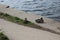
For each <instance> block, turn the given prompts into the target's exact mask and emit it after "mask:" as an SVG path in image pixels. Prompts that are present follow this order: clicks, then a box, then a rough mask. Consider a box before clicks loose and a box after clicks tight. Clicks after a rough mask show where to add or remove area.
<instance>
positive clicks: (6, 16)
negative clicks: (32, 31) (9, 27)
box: [0, 12, 60, 35]
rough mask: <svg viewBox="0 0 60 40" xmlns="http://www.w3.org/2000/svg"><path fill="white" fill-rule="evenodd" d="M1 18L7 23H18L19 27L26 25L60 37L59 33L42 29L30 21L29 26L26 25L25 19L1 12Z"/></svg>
mask: <svg viewBox="0 0 60 40" xmlns="http://www.w3.org/2000/svg"><path fill="white" fill-rule="evenodd" d="M0 18H2V19H4V20H7V21H11V22H14V23H17V24H19V25H24V26H27V27H31V28H36V29H40V30H44V31H48V32H51V33H55V34H59V35H60V33H59V32H56V31H54V30H51V29H48V28H44V27H41V26H39V25H37V24H34V23H32V22H30V21H29V22H28V23H27V24H25V23H24V20H23V19H20V18H18V17H14V16H11V15H9V14H7V13H2V12H0Z"/></svg>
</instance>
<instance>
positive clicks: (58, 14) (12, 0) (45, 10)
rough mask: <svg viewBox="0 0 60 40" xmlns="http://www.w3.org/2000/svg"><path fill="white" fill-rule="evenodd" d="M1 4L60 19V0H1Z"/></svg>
mask: <svg viewBox="0 0 60 40" xmlns="http://www.w3.org/2000/svg"><path fill="white" fill-rule="evenodd" d="M0 4H5V5H9V6H11V7H12V8H16V9H18V10H23V11H25V12H34V13H35V14H37V15H42V16H46V17H49V18H52V19H55V20H58V21H60V0H23V1H22V0H0Z"/></svg>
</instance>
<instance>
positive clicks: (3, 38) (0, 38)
mask: <svg viewBox="0 0 60 40" xmlns="http://www.w3.org/2000/svg"><path fill="white" fill-rule="evenodd" d="M0 40H9V39H8V37H7V36H6V35H4V34H3V32H0Z"/></svg>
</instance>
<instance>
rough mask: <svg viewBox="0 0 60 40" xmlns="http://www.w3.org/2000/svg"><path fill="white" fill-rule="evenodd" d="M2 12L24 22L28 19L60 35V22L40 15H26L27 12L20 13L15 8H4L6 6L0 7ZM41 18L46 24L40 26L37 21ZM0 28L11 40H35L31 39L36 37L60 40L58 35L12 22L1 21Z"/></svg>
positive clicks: (43, 39)
mask: <svg viewBox="0 0 60 40" xmlns="http://www.w3.org/2000/svg"><path fill="white" fill-rule="evenodd" d="M0 12H4V13H8V14H9V15H12V16H16V17H19V18H21V19H23V20H24V18H27V19H28V20H29V21H31V22H33V23H35V24H36V25H40V26H42V27H44V28H48V29H51V30H54V31H56V32H59V33H60V30H59V29H58V28H60V27H59V26H60V22H57V21H54V20H53V19H49V18H46V17H43V16H40V15H36V14H32V13H31V14H30V13H26V12H23V11H19V10H16V9H13V8H6V6H4V5H0ZM41 17H43V19H44V22H45V23H40V24H38V23H36V22H35V20H36V19H39V18H41ZM0 27H1V28H2V29H3V31H5V33H6V35H8V36H9V38H11V40H21V39H22V40H24V39H23V38H26V39H27V38H28V40H31V39H32V40H33V38H31V37H36V38H37V39H38V40H41V39H42V40H45V38H46V39H47V40H48V38H49V39H51V38H52V37H53V38H52V40H60V35H59V36H58V35H57V34H53V33H50V32H47V31H42V30H38V29H34V28H28V27H25V26H23V25H17V24H15V23H11V22H8V21H5V20H3V19H0ZM21 32H22V33H21ZM29 33H30V34H29ZM35 34H36V36H35ZM20 35H21V36H20ZM22 35H23V36H22ZM38 35H39V36H38ZM41 35H42V37H41ZM52 35H53V36H52ZM26 36H27V37H26ZM37 36H38V37H37ZM46 36H47V37H46ZM56 36H57V37H56ZM20 37H22V38H20ZM40 37H41V39H40ZM43 37H44V38H43ZM50 37H51V38H50ZM55 37H56V39H55ZM14 38H15V39H14ZM57 38H58V39H57ZM34 39H35V38H34ZM37 39H36V40H37Z"/></svg>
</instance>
